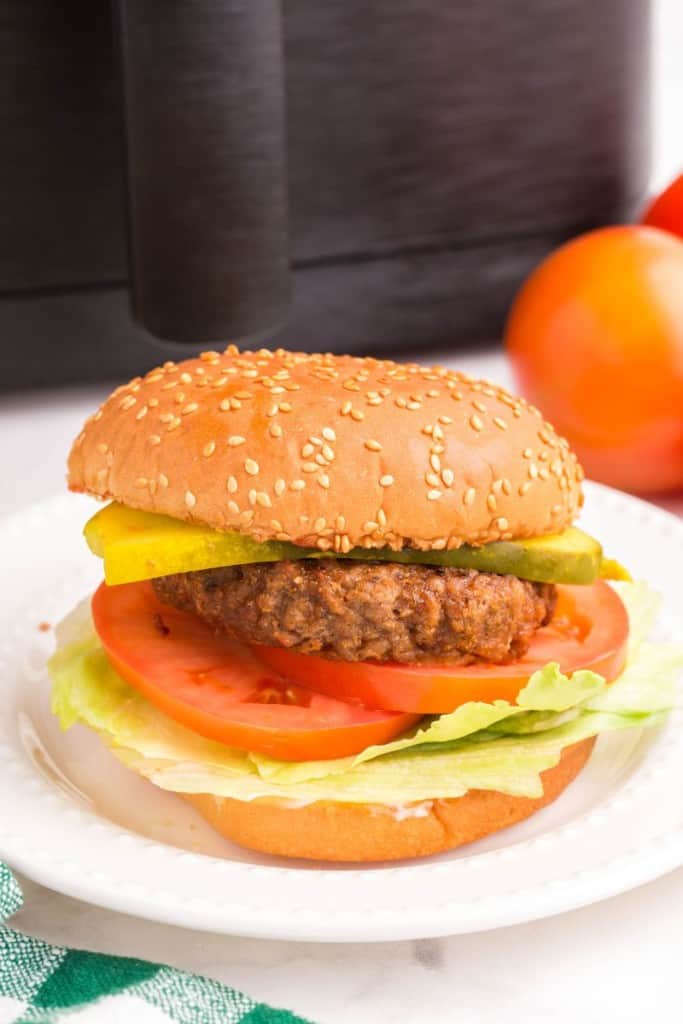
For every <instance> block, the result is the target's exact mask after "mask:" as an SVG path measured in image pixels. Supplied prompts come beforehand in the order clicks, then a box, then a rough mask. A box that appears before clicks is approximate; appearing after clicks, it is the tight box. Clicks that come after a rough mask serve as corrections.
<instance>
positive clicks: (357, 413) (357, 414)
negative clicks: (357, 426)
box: [351, 409, 365, 423]
mask: <svg viewBox="0 0 683 1024" xmlns="http://www.w3.org/2000/svg"><path fill="white" fill-rule="evenodd" d="M351 419H352V420H355V421H356V423H360V422H361V420H364V419H365V413H364V412H361V410H360V409H352V410H351Z"/></svg>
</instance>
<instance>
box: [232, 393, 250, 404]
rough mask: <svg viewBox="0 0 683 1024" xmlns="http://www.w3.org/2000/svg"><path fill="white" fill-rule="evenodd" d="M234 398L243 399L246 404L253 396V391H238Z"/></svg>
mask: <svg viewBox="0 0 683 1024" xmlns="http://www.w3.org/2000/svg"><path fill="white" fill-rule="evenodd" d="M234 397H235V398H243V399H244V401H245V402H246V401H248V400H249V399H250V398H251V397H252V394H251V391H236V392H235V395H234Z"/></svg>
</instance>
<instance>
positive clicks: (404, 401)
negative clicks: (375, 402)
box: [394, 395, 408, 409]
mask: <svg viewBox="0 0 683 1024" xmlns="http://www.w3.org/2000/svg"><path fill="white" fill-rule="evenodd" d="M407 404H408V399H407V398H404V397H403V395H399V396H398V398H395V399H394V405H396V406H398V408H399V409H405V407H406V406H407Z"/></svg>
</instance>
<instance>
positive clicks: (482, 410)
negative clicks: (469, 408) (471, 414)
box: [472, 401, 486, 412]
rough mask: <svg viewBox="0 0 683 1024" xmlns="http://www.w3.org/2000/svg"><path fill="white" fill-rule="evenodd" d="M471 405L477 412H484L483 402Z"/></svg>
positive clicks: (484, 405)
mask: <svg viewBox="0 0 683 1024" xmlns="http://www.w3.org/2000/svg"><path fill="white" fill-rule="evenodd" d="M472 405H473V407H474V408H475V409H476V410H477V411H478V412H486V404H485V403H484V402H479V401H475V402H472Z"/></svg>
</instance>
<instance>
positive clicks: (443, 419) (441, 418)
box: [439, 416, 453, 427]
mask: <svg viewBox="0 0 683 1024" xmlns="http://www.w3.org/2000/svg"><path fill="white" fill-rule="evenodd" d="M452 422H453V420H452V419H451V417H450V416H439V423H443V425H444V426H445V427H447V426H449V424H451V423H452Z"/></svg>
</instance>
